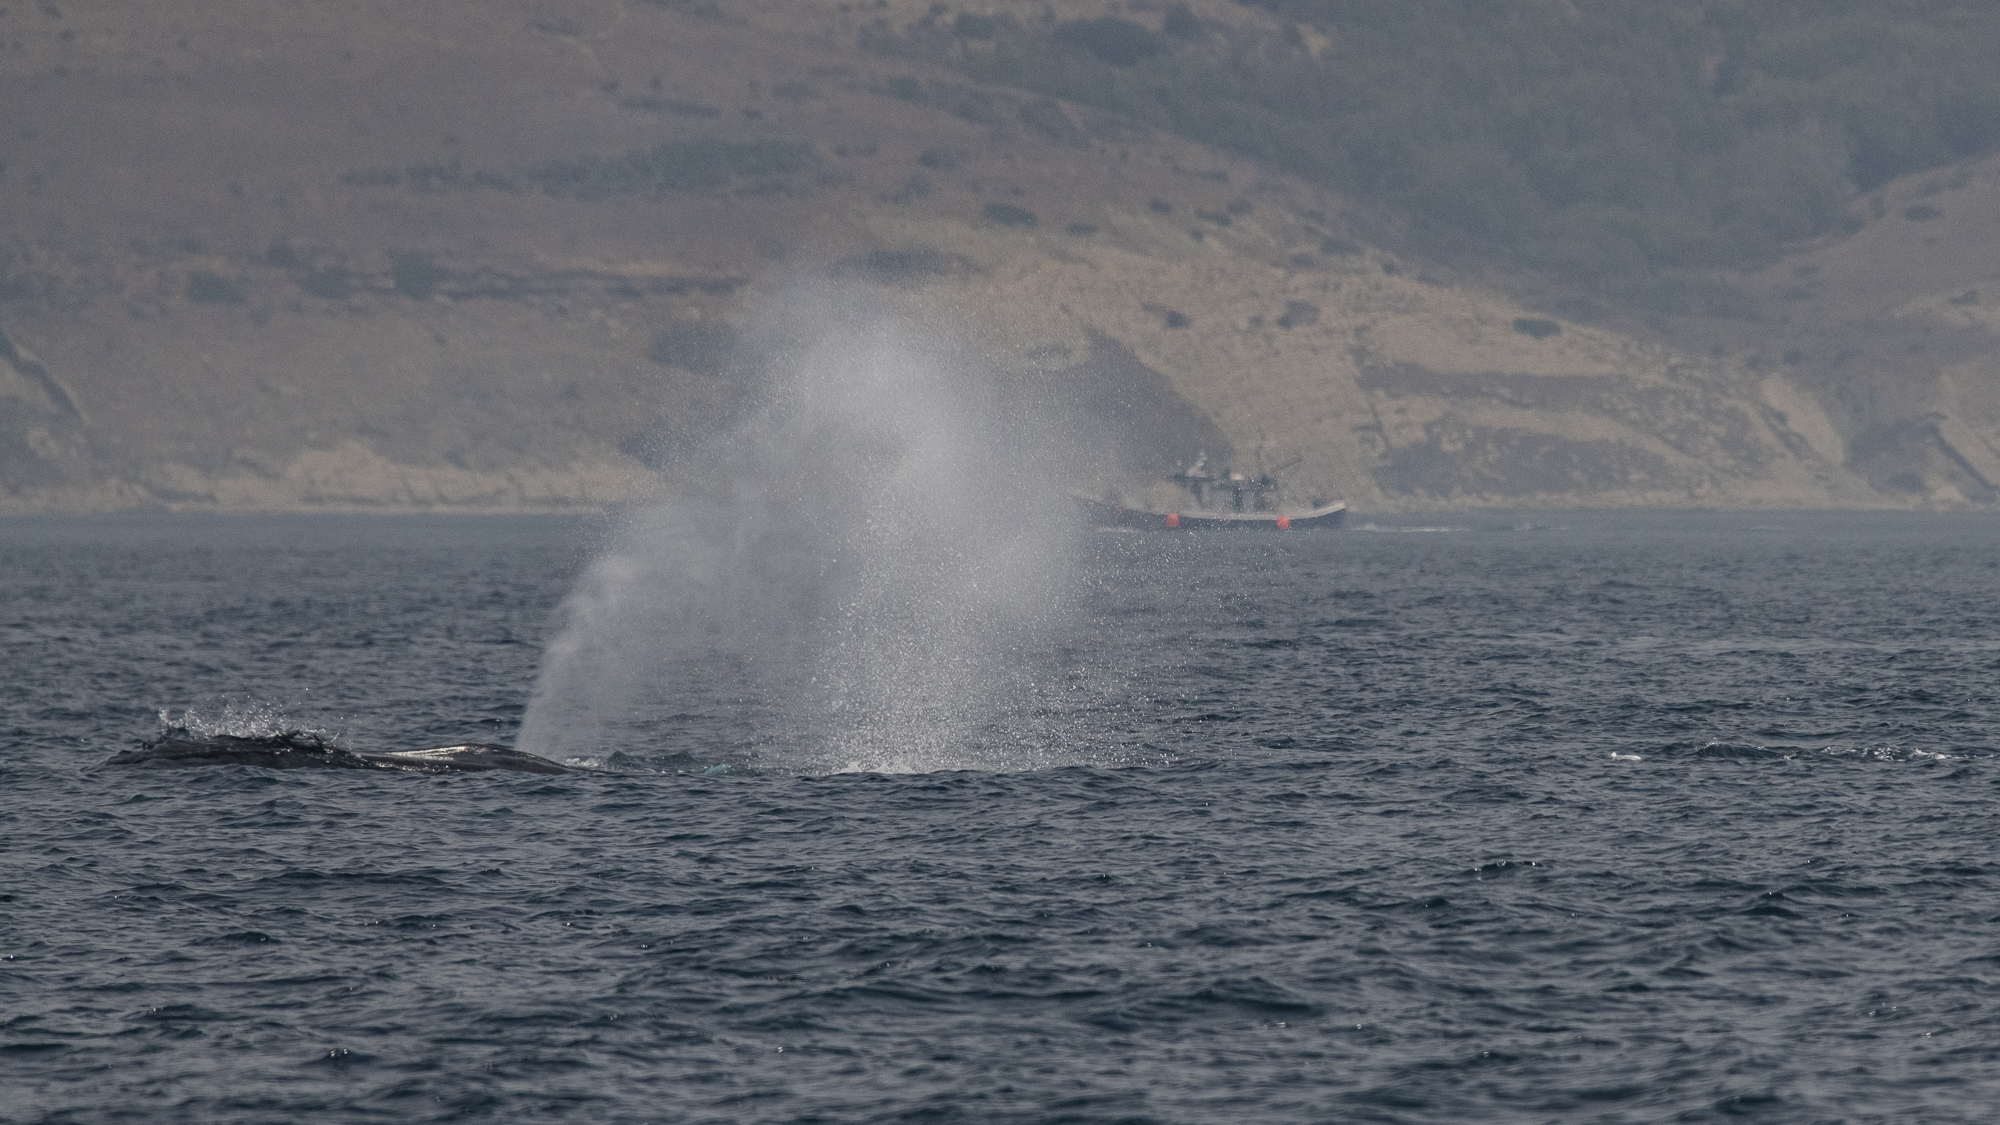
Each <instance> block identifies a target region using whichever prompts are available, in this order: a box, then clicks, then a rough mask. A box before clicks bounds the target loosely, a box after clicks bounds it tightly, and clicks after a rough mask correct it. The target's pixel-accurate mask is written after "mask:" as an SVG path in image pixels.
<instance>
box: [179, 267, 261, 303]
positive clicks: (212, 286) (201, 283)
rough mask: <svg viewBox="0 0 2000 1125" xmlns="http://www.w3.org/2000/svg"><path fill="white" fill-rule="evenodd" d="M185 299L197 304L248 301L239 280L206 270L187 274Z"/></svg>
mask: <svg viewBox="0 0 2000 1125" xmlns="http://www.w3.org/2000/svg"><path fill="white" fill-rule="evenodd" d="M187 299H188V300H190V301H193V302H194V303H196V304H198V305H241V304H245V303H247V302H248V301H249V299H250V298H249V297H248V296H246V295H245V294H244V292H243V286H242V284H241V283H240V282H235V281H231V280H230V279H228V278H226V277H222V276H220V275H219V274H213V273H209V272H208V271H207V270H196V271H195V272H193V273H191V274H189V275H188V283H187Z"/></svg>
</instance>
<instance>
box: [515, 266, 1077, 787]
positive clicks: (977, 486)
mask: <svg viewBox="0 0 2000 1125" xmlns="http://www.w3.org/2000/svg"><path fill="white" fill-rule="evenodd" d="M750 340H751V345H750V348H751V350H752V351H753V352H754V354H756V355H757V356H758V359H757V360H756V361H755V362H756V364H757V367H758V370H757V372H756V375H757V378H758V381H759V383H760V385H761V387H762V390H761V393H760V395H759V396H758V401H757V406H756V407H755V409H754V410H753V411H751V412H750V413H749V414H748V416H747V417H745V418H744V419H743V420H741V421H740V422H739V423H738V424H737V425H735V426H733V427H730V428H729V429H728V430H727V431H726V432H725V433H723V434H721V435H719V436H717V437H715V438H712V439H710V440H709V441H707V442H704V443H701V444H699V445H697V446H695V447H694V448H692V449H690V450H682V451H680V453H679V456H677V457H676V458H675V461H674V463H673V464H672V465H670V466H669V468H668V470H667V483H666V485H665V486H664V488H663V493H662V495H661V497H660V498H659V500H658V501H657V502H655V503H653V504H651V505H649V506H646V507H644V508H642V509H640V510H637V511H634V512H632V513H631V514H630V515H629V516H627V517H626V518H625V520H624V522H623V524H622V526H621V527H620V528H619V529H618V530H617V531H616V533H615V534H614V535H613V536H612V538H611V541H610V543H609V545H608V547H607V549H606V550H605V551H604V552H603V554H602V555H601V557H599V558H598V559H597V560H596V561H595V563H594V564H593V565H592V566H591V567H590V568H589V570H588V572H587V573H586V574H585V575H584V577H583V578H582V580H581V581H580V582H579V584H578V586H577V588H576V589H575V590H574V591H573V592H572V593H571V595H570V596H569V598H568V599H567V601H566V602H565V603H564V605H563V608H562V611H561V615H560V616H561V621H560V627H559V631H558V633H557V635H556V637H555V639H554V640H553V641H552V642H551V643H550V645H549V647H548V649H547V652H546V654H545V655H544V658H543V662H542V667H541V672H540V675H539V679H538V682H537V684H536V686H535V690H534V694H533V697H532V700H531V702H530V704H529V707H528V711H527V715H526V717H525V719H524V722H523V727H522V731H521V736H520V742H519V745H520V748H521V749H524V750H529V751H531V752H534V753H538V754H543V755H547V756H551V757H558V758H562V757H567V758H586V759H602V758H606V757H608V756H610V755H614V754H623V755H628V756H634V755H637V756H645V755H656V754H687V755H691V756H694V757H696V758H699V759H702V760H729V761H735V762H749V763H752V764H755V765H757V766H759V767H761V768H766V769H775V770H781V771H798V772H806V773H830V772H843V771H857V770H861V771H876V772H885V773H899V772H922V771H929V770H938V769H954V768H991V769H1011V768H1031V767H1037V766H1046V765H1057V764H1068V763H1071V762H1074V761H1078V760H1081V759H1082V757H1083V756H1084V755H1083V753H1082V751H1081V749H1080V747H1079V745H1078V744H1077V741H1076V738H1075V735H1076V731H1075V727H1074V725H1075V721H1076V715H1077V714H1078V713H1079V712H1078V711H1077V709H1075V708H1072V707H1070V706H1068V705H1067V704H1066V702H1065V701H1066V700H1067V699H1068V698H1069V697H1070V696H1071V695H1073V693H1074V692H1075V690H1077V689H1076V688H1075V685H1074V684H1073V683H1072V682H1071V681H1072V679H1073V676H1071V675H1070V674H1069V673H1067V672H1065V670H1064V669H1063V667H1062V665H1063V661H1062V653H1063V645H1064V638H1065V636H1066V634H1067V633H1068V631H1069V630H1070V628H1071V625H1072V615H1071V612H1070V611H1071V609H1072V606H1073V594H1074V587H1075V562H1076V556H1077V549H1078V546H1079V542H1080V537H1081V535H1082V532H1083V529H1082V528H1081V526H1080V524H1079V523H1078V521H1077V519H1076V517H1075V515H1074V513H1073V512H1072V511H1070V510H1069V506H1068V504H1067V502H1066V500H1065V498H1064V497H1063V495H1062V491H1061V474H1062V472H1063V466H1064V465H1065V464H1066V462H1067V459H1068V457H1067V454H1066V452H1065V450H1066V448H1068V443H1066V442H1065V441H1064V440H1063V439H1062V434H1063V432H1064V428H1063V425H1062V420H1061V419H1059V418H1056V417H1053V416H1051V415H1050V414H1048V413H1047V412H1046V411H1045V410H1043V409H1041V408H1038V407H1036V406H1034V405H1032V404H1030V403H1028V402H1026V401H1024V400H1023V399H1022V398H1021V397H1020V396H1018V395H1012V396H1010V395H1008V394H1007V393H1005V389H1004V388H1003V386H1002V383H1001V381H1000V380H999V379H998V378H997V377H996V374H995V372H996V370H997V369H996V368H995V366H994V365H993V364H992V363H991V362H990V361H989V360H988V359H987V358H986V357H985V356H983V355H982V354H981V353H980V352H979V350H978V349H977V348H976V347H975V346H974V345H973V344H972V343H971V342H969V341H967V340H965V339H963V338H957V337H954V336H953V335H951V334H949V333H945V332H940V331H938V330H936V329H934V328H932V327H930V326H928V325H924V326H919V324H918V322H917V321H916V320H915V319H913V317H912V315H911V314H910V312H909V311H908V310H897V309H893V308H890V307H888V306H885V305H883V304H880V303H876V302H872V301H867V300H863V299H860V298H857V297H855V296H853V295H851V294H841V293H834V292H827V291H814V292H804V293H793V294H790V295H789V296H788V298H787V299H786V300H785V301H783V302H782V303H781V304H778V305H776V306H774V308H773V310H772V311H771V312H770V313H769V314H767V315H766V316H765V317H764V318H763V319H762V320H761V321H760V322H759V323H757V324H756V325H755V326H754V327H753V330H752V332H751V334H750ZM690 730H699V731H702V732H704V733H703V734H702V735H699V736H691V735H689V734H687V733H685V732H687V731H690ZM717 730H726V731H730V732H732V733H731V739H730V742H729V743H728V744H727V745H715V744H714V742H713V739H714V737H715V732H716V731H717ZM690 737H699V738H701V739H702V740H703V743H702V744H699V745H691V744H689V741H688V740H689V739H690Z"/></svg>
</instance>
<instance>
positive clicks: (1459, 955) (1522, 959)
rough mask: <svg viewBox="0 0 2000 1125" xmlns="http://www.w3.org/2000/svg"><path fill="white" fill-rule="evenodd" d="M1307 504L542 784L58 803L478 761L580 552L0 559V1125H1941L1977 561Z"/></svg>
mask: <svg viewBox="0 0 2000 1125" xmlns="http://www.w3.org/2000/svg"><path fill="white" fill-rule="evenodd" d="M1356 523H1357V525H1358V526H1356V527H1352V528H1350V529H1348V530H1343V531H1339V532H1332V533H1323V534H1294V535H1278V534H1270V535H1260V534H1233V535H1212V536H1200V535H1186V534H1129V533H1128V534H1114V533H1098V534H1094V535H1090V536H1087V537H1085V538H1084V539H1083V540H1082V541H1081V542H1080V544H1078V546H1077V548H1076V559H1075V562H1074V564H1073V567H1072V569H1071V571H1070V574H1071V577H1072V578H1073V580H1074V588H1073V589H1071V590H1069V591H1067V592H1066V593H1064V595H1063V600H1062V601H1061V603H1060V604H1061V612H1060V613H1059V614H1055V615H1053V620H1052V621H1041V622H1040V623H1039V624H1038V625H1037V627H1036V628H1035V629H1034V630H1031V631H1030V634H1031V635H1025V636H1023V637H1015V638H1010V639H1008V640H1007V643H1005V644H988V645H985V646H984V647H981V648H980V650H979V651H980V661H981V663H978V664H977V665H969V667H976V668H977V669H982V670H997V671H995V672H994V674H996V675H1003V674H1004V676H1010V677H1015V679H1008V680H1005V681H1004V684H1003V686H1005V687H1006V690H993V691H985V692H983V693H982V694H981V698H980V700H979V706H978V707H977V708H976V709H974V710H973V711H970V712H966V711H964V709H963V708H956V707H955V706H954V703H953V698H952V692H953V691H956V690H957V688H954V687H951V685H956V684H962V683H963V682H964V681H963V680H962V678H961V679H953V678H951V677H946V678H944V679H942V680H936V681H933V680H922V679H919V680H918V681H912V682H914V683H915V684H916V688H915V689H912V690H911V692H909V693H905V694H914V693H918V692H919V691H934V692H942V693H943V696H944V698H936V699H928V700H922V701H919V702H923V703H925V706H921V707H901V706H891V705H892V704H896V705H899V704H900V703H902V702H903V701H902V700H901V699H900V697H899V695H898V692H899V680H898V676H900V675H902V674H904V672H905V671H907V669H905V668H903V667H902V666H899V665H894V664H893V662H892V663H891V664H890V665H885V667H888V668H889V669H890V671H889V672H888V673H885V674H883V675H881V676H877V677H875V678H873V679H869V678H866V677H863V678H860V679H854V680H852V681H851V682H847V683H845V685H844V687H843V692H842V694H841V695H840V697H839V700H840V701H844V702H845V703H854V702H855V700H856V699H857V698H858V697H859V696H866V695H868V694H869V693H873V694H874V695H875V696H877V697H879V698H877V699H876V700H875V701H874V702H876V703H878V704H881V706H882V707H886V708H888V710H887V711H882V712H880V713H881V714H890V715H891V716H892V717H893V718H894V721H893V722H888V721H876V720H871V721H869V722H857V721H854V720H852V719H851V718H844V717H842V715H844V714H845V712H842V713H841V714H835V713H833V712H832V711H828V712H827V713H826V714H825V715H824V716H822V718H823V722H818V723H816V722H813V721H803V722H801V721H797V720H799V719H801V717H803V718H804V719H805V720H812V718H813V715H812V714H811V713H805V714H804V715H803V716H801V714H800V713H798V712H796V711H795V712H793V713H791V720H793V721H787V722H762V721H761V720H759V721H753V720H752V718H746V715H748V716H752V717H753V718H754V716H756V715H766V714H768V713H769V712H770V709H771V707H773V706H776V705H779V704H781V703H782V702H783V701H777V703H774V701H772V700H769V699H762V700H756V699H748V698H743V697H741V696H740V695H737V694H732V691H735V690H736V689H733V688H732V687H731V686H730V678H729V677H727V676H724V675H721V674H717V675H715V676H712V677H710V678H709V679H707V680H702V679H699V678H695V679H689V678H687V677H686V676H685V675H682V674H681V673H684V672H685V671H686V669H685V668H679V669H678V670H677V669H676V668H675V667H673V665H674V662H675V661H680V662H682V663H685V662H686V661H687V660H688V659H689V658H688V650H686V649H685V648H682V649H675V650H672V651H668V650H667V649H664V648H663V649H662V650H661V651H660V653H658V654H656V655H654V656H648V655H647V650H646V649H645V646H643V645H640V646H637V647H631V646H627V648H625V649H622V650H620V651H621V652H623V653H625V656H623V657H621V658H620V659H624V660H626V661H627V666H626V667H625V673H624V674H626V675H627V677H628V679H630V680H631V681H633V682H653V681H654V680H659V679H661V678H664V682H666V683H669V684H671V685H673V690H672V691H671V692H663V693H656V695H666V696H674V697H675V698H654V697H647V696H643V695H632V694H631V693H626V694H624V695H621V696H619V697H618V699H620V700H621V701H622V702H620V703H619V704H618V706H619V707H622V708H624V709H625V710H623V711H620V713H619V714H618V715H614V716H610V718H611V719H612V720H615V721H612V722H610V723H609V724H608V725H606V726H605V727H604V728H603V729H604V730H609V731H612V732H613V733H612V734H611V735H603V734H598V735H593V736H592V737H594V738H598V739H599V740H600V742H599V743H595V744H590V745H583V746H574V745H566V746H565V747H564V750H563V756H566V757H569V758H570V759H571V760H572V762H573V763H574V764H578V765H590V766H595V767H597V768H595V769H592V770H580V771H579V772H575V773H571V774H568V775H564V776H557V777H547V776H535V775H526V774H511V773H488V774H468V775H446V776H421V775H405V774H390V773H373V772H358V771H342V770H317V769H293V770H274V769H260V768H255V767H250V766H243V765H211V766H206V767H189V768H171V769H169V768H145V767H133V766H110V765H104V764H102V763H103V762H104V760H105V759H106V758H107V757H110V756H111V755H113V754H115V753H117V752H120V751H124V750H129V749H132V748H134V747H135V746H137V745H139V744H140V743H142V742H144V741H146V740H148V739H152V738H156V737H159V736H160V735H161V733H162V732H163V730H165V729H167V728H168V727H170V726H178V727H180V728H182V729H186V730H190V731H196V732H199V731H209V732H231V733H259V732H266V733H268V732H274V731H278V730H283V729H288V728H299V729H307V730H312V731H316V732H319V733H321V734H323V735H325V736H327V737H329V738H331V739H332V740H334V741H336V742H338V743H339V744H341V745H343V746H348V747H350V748H353V749H356V750H364V751H372V750H395V749H414V748H419V747H425V746H435V745H442V744H447V743H454V742H466V741H481V742H497V743H502V744H511V743H513V742H514V740H515V737H516V735H517V733H518V732H519V731H520V729H521V724H522V722H523V717H524V709H525V708H526V707H527V705H528V700H529V697H530V694H531V693H532V692H533V690H534V687H535V684H536V680H537V669H538V667H539V665H540V662H541V660H542V656H543V652H544V650H545V647H546V646H547V645H548V644H549V643H550V641H551V639H552V638H553V637H554V636H555V635H556V633H557V630H558V628H559V624H558V623H559V621H560V620H561V619H560V618H559V617H558V614H557V611H558V606H559V605H560V604H561V603H562V600H563V599H564V597H565V595H566V594H568V593H569V591H570V590H571V589H572V588H573V587H574V586H575V585H576V584H577V583H578V581H579V580H580V578H581V577H582V576H584V575H585V574H586V573H587V572H588V568H589V567H590V566H591V565H592V560H593V559H596V558H599V557H601V553H602V552H603V550H604V549H605V547H606V544H607V543H609V542H610V541H611V536H610V534H609V531H608V529H607V525H605V524H603V523H600V522H591V521H579V520H566V519H555V518H548V519H525V518H524V519H513V518H504V519H503V518H487V519H449V518H407V519H390V518H381V519H376V518H361V517H284V518H279V517H271V518H195V517H178V518H169V517H129V518H115V519H113V518H105V519H53V518H50V519H42V518H24V519H8V520H0V1120H5V1121H7V1122H99V1121H128V1120H129V1121H147V1122H154V1121H189V1122H244V1123H250V1122H271V1121H291V1122H318V1121H325V1122H368V1121H384V1122H391V1121H393V1122H416V1121H465V1120H494V1121H515V1120H567V1121H580V1122H582V1121H587V1122H627V1121H631V1122H637V1121H663V1122H681V1121H689V1122H801V1121H812V1122H848V1121H852V1122H880V1121H937V1122H958V1121H965V1122H1058V1121H1064V1122H1188V1123H1195V1122H1216V1121H1256V1122H1292V1121H1297V1122H1307V1121H1311V1122H1322V1121H1375V1122H1461V1121H1481V1122H1515V1121H1518V1122H1547V1121H1588V1122H1656V1121H1712V1120H1724V1119H1731V1120H1733V1119H1739V1118H1740V1119H1749V1120H1759V1121H1783V1122H1832V1121H1842V1122H1863V1121H1890V1120H1894V1121H1925V1122H1960V1121H1963V1122H1973V1121H1990V1120H1993V1119H1994V1116H1995V1110H1994V1107H1995V1106H1996V1105H2000V816H1996V808H2000V788H1996V786H2000V762H1996V754H2000V686H1996V685H2000V521H1996V520H1993V519H1991V518H1972V517H1964V518H1957V517H1913V516H1888V515H1762V516H1739V515H1702V514H1666V515H1646V514H1610V515H1589V514H1567V515H1542V516H1490V515H1481V516H1465V517H1456V518H1444V517H1431V518H1429V519H1427V520H1423V521H1405V522H1403V523H1401V524H1394V523H1391V522H1390V521H1387V520H1384V519H1381V518H1376V519H1374V520H1373V521H1371V520H1370V519H1368V518H1367V517H1360V518H1357V520H1356ZM1420 524H1423V525H1429V526H1428V527H1427V528H1422V529H1420V528H1419V525H1420ZM1052 596H1053V595H1052ZM647 627H650V628H663V627H666V626H664V625H660V624H658V623H653V624H652V625H649V626H647ZM898 628H902V629H907V630H910V631H912V632H913V633H914V632H918V631H921V629H922V621H921V619H920V618H918V619H913V620H910V621H907V622H905V623H903V624H902V625H899V626H898ZM736 640H737V641H739V642H744V641H745V638H740V637H739V638H736ZM878 640H879V638H878ZM754 641H755V638H749V639H748V642H747V643H748V644H749V649H748V651H750V652H752V653H753V654H754V653H755V651H756V647H755V644H754ZM741 647H742V646H741V645H740V644H739V648H741ZM878 648H879V645H878ZM871 651H874V650H871ZM916 651H917V652H918V653H919V654H920V656H921V657H922V659H923V661H925V662H935V661H940V660H944V661H948V660H950V659H951V657H952V653H951V652H949V651H944V650H941V649H940V648H939V647H938V646H936V645H931V646H929V647H925V646H922V645H919V646H918V648H917V649H916ZM738 655H740V653H739V654H738ZM669 673H673V674H672V675H669ZM745 682H749V681H745ZM756 682H758V683H761V684H763V685H764V689H765V690H768V689H769V686H770V685H771V684H773V683H779V682H782V681H781V680H764V681H756ZM939 684H943V685H946V687H944V688H940V687H938V686H937V685H939ZM812 698H813V699H814V700H815V701H816V702H815V703H814V706H821V705H825V706H827V707H831V706H832V704H831V703H829V702H828V700H831V699H833V697H832V696H826V697H820V696H813V697H812ZM860 702H861V703H867V702H869V701H868V700H867V699H861V701H860ZM163 713H164V715H163ZM879 718H880V715H879V714H878V715H877V719H878V720H879ZM934 718H941V719H942V720H950V721H947V722H946V723H945V725H944V726H943V727H932V726H930V725H929V724H931V722H932V720H933V719H934ZM579 721H580V720H579ZM551 725H552V726H555V727H561V725H562V724H561V723H559V722H554V721H553V720H552V721H551ZM828 729H837V732H838V734H839V738H838V739H834V740H832V742H829V741H828V740H829V739H830V738H831V736H829V735H827V734H825V731H826V730H828ZM925 730H929V734H928V735H927V736H924V737H919V735H920V734H921V733H922V732H923V731H925ZM940 732H941V733H940ZM550 737H552V738H553V736H550ZM604 738H613V739H615V741H616V744H615V745H612V744H603V743H602V741H601V740H602V739H604ZM870 739H878V740H880V741H883V742H885V743H896V744H897V745H893V746H887V747H886V750H888V751H894V752H893V753H883V754H880V755H877V756H874V757H871V754H873V753H874V751H873V750H872V749H871V745H870V743H869V740H870ZM555 741H558V742H559V741H561V740H560V739H555ZM836 742H837V744H838V747H839V749H840V750H841V751H842V753H843V754H844V755H846V756H845V757H842V756H839V755H835V756H829V754H828V752H827V746H828V745H832V744H833V743H836ZM905 743H907V745H904V744H905ZM912 747H915V749H914V750H912V749H911V748H912ZM940 754H942V755H943V756H942V757H940V756H939V755H940ZM938 763H944V764H945V765H948V766H949V767H950V768H929V767H930V766H935V765H937V764H938ZM718 767H724V768H718ZM871 767H873V768H871Z"/></svg>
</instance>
